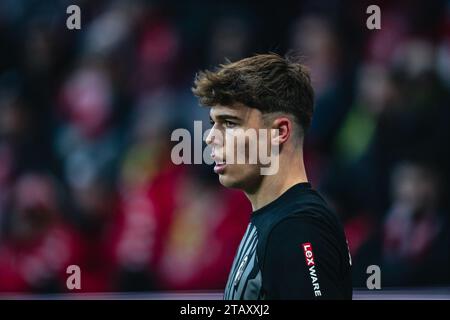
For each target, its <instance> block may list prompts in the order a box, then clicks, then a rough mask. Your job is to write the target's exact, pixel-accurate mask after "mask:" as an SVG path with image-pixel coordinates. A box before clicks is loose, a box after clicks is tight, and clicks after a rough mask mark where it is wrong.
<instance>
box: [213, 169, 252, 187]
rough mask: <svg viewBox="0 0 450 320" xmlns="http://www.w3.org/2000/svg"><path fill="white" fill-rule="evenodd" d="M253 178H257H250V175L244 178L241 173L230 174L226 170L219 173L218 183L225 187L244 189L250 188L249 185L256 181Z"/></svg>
mask: <svg viewBox="0 0 450 320" xmlns="http://www.w3.org/2000/svg"><path fill="white" fill-rule="evenodd" d="M255 180H258V179H252V178H250V177H247V179H245V178H244V177H243V176H242V175H231V174H230V173H227V172H225V173H223V174H219V181H220V184H221V185H223V186H224V187H226V188H231V189H240V190H243V191H246V190H248V189H251V186H252V185H253V184H254V183H257V181H255Z"/></svg>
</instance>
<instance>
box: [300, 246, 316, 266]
mask: <svg viewBox="0 0 450 320" xmlns="http://www.w3.org/2000/svg"><path fill="white" fill-rule="evenodd" d="M302 247H303V253H304V254H305V259H306V265H307V266H308V267H310V266H314V265H315V263H314V253H313V251H312V247H311V243H309V242H307V243H303V244H302Z"/></svg>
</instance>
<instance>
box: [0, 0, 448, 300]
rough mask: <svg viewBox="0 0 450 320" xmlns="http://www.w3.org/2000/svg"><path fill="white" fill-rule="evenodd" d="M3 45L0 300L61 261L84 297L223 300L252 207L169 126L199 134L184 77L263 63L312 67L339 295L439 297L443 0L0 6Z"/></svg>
mask: <svg viewBox="0 0 450 320" xmlns="http://www.w3.org/2000/svg"><path fill="white" fill-rule="evenodd" d="M71 4H77V5H78V6H79V7H80V8H81V30H68V29H67V28H66V19H67V17H68V16H69V15H68V14H67V13H66V8H67V7H68V6H69V5H71ZM370 4H377V5H379V6H380V8H381V30H368V29H367V28H366V20H367V18H368V16H369V15H368V14H367V13H366V8H367V6H368V5H370ZM0 48H1V50H0V292H3V293H6V292H9V293H10V292H18V293H58V292H67V291H68V289H67V288H66V279H67V277H68V275H67V274H66V268H67V266H68V265H71V264H76V265H78V266H80V268H81V276H82V278H81V285H82V288H81V290H80V291H83V292H111V291H133V292H137V291H161V290H164V291H167V290H215V289H219V290H220V289H222V288H223V287H224V285H225V282H226V278H227V275H228V271H229V268H230V265H231V262H232V259H233V257H234V254H235V250H236V248H237V246H238V244H239V241H240V238H241V236H242V234H243V233H244V231H245V228H246V226H247V223H248V221H249V214H250V212H251V207H250V204H249V203H248V201H247V199H246V198H245V196H244V195H243V194H242V193H241V192H239V191H235V190H227V189H225V188H223V187H221V186H220V184H219V183H218V181H217V177H216V176H215V175H214V173H213V172H212V168H210V167H208V166H206V165H183V166H176V165H174V164H173V163H172V162H171V159H170V151H171V148H172V144H173V143H172V142H171V141H170V134H171V132H172V131H173V130H174V129H175V128H189V129H192V127H193V121H194V120H204V121H205V122H204V125H203V128H204V129H206V128H207V127H209V121H208V120H207V119H208V110H207V109H206V108H201V107H199V106H198V102H197V101H196V99H195V98H194V97H193V95H192V94H191V92H190V87H191V86H192V83H193V79H194V76H195V73H196V72H197V71H198V70H199V69H205V68H210V67H213V66H215V65H217V64H218V63H223V62H225V59H226V58H228V59H230V60H236V59H239V58H242V57H246V56H248V55H251V54H253V53H264V52H268V51H272V52H277V53H280V54H282V55H284V54H286V53H289V52H294V53H299V54H301V56H302V57H303V58H302V59H303V60H302V61H303V62H304V63H305V64H306V65H307V66H309V68H310V69H311V72H312V79H313V85H314V88H315V92H316V109H315V115H314V120H313V125H312V128H311V129H310V131H309V135H308V137H307V141H306V146H305V157H306V166H307V170H308V172H309V178H310V180H311V182H312V184H313V186H314V187H315V188H318V189H319V190H320V191H321V192H322V193H323V194H324V195H325V197H326V198H327V199H328V200H329V202H330V204H331V205H332V206H333V207H334V209H335V210H336V212H337V213H338V214H339V216H340V217H341V219H342V221H343V223H344V225H345V231H346V234H347V237H348V241H349V246H350V250H351V253H352V258H353V280H354V281H353V282H354V286H356V287H365V286H366V279H367V277H368V275H367V274H366V268H367V267H368V266H369V265H372V264H376V265H379V266H380V268H381V272H382V273H381V275H382V279H381V283H382V287H383V288H386V287H389V286H392V287H413V286H414V287H417V286H449V285H450V250H449V248H450V232H449V231H448V230H449V218H450V214H449V208H450V204H449V201H448V198H449V190H450V187H449V184H448V182H449V177H450V148H449V141H450V103H449V94H450V1H418V0H417V1H376V3H375V2H374V3H372V2H368V1H338V0H334V1H333V0H332V1H317V0H315V1H313V0H310V1H283V0H278V1H271V2H269V1H239V2H238V1H224V0H223V1H120V0H119V1H106V0H101V1H87V0H86V1H66V0H60V1H37V0H2V1H1V2H0Z"/></svg>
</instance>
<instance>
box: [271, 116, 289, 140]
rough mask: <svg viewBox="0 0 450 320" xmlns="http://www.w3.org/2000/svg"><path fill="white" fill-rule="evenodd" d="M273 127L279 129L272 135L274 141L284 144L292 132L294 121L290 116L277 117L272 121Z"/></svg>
mask: <svg viewBox="0 0 450 320" xmlns="http://www.w3.org/2000/svg"><path fill="white" fill-rule="evenodd" d="M272 129H276V130H278V132H276V131H275V132H274V134H273V135H272V143H273V144H278V145H282V144H283V143H285V142H286V141H287V140H288V139H289V137H290V136H291V134H292V130H293V126H292V121H291V120H290V119H289V118H288V117H279V118H276V119H275V120H274V121H273V123H272Z"/></svg>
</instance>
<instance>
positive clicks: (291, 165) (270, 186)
mask: <svg viewBox="0 0 450 320" xmlns="http://www.w3.org/2000/svg"><path fill="white" fill-rule="evenodd" d="M295 158H296V159H295V160H294V161H293V160H292V157H285V159H284V161H282V160H283V159H280V167H279V170H278V173H277V174H274V175H267V176H264V177H263V179H262V181H261V183H260V185H259V186H258V188H257V189H256V190H255V191H252V192H247V191H246V192H245V194H246V195H247V197H248V199H249V200H250V202H251V204H252V208H253V211H255V210H258V209H260V208H262V207H264V206H265V205H267V204H269V203H270V202H272V201H274V200H275V199H277V198H278V197H279V196H281V195H282V194H283V193H284V192H286V191H287V190H288V189H289V188H291V187H292V186H294V185H296V184H298V183H301V182H308V178H307V176H306V170H305V165H304V163H303V155H300V156H297V157H295Z"/></svg>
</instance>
